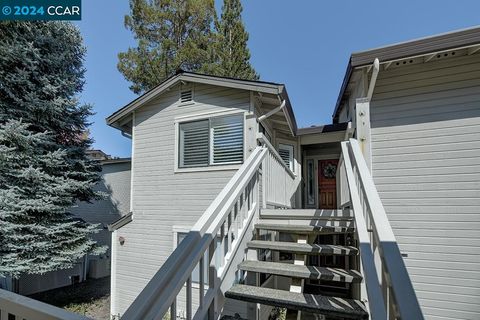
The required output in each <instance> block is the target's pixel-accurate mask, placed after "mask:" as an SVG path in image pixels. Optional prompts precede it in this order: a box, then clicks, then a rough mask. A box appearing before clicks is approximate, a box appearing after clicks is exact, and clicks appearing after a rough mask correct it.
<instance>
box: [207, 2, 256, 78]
mask: <svg viewBox="0 0 480 320" xmlns="http://www.w3.org/2000/svg"><path fill="white" fill-rule="evenodd" d="M242 10H243V9H242V4H241V3H240V0H224V2H223V7H222V16H221V20H220V21H217V22H216V23H215V29H216V32H217V34H216V39H215V55H216V59H214V61H213V65H212V64H211V65H207V66H206V67H205V71H206V72H207V73H211V74H215V75H219V76H225V77H232V78H240V79H247V80H258V78H259V75H258V74H257V73H256V72H255V69H254V68H253V67H252V65H251V64H250V50H249V49H248V46H247V42H248V32H247V31H246V30H245V26H244V25H243V21H242Z"/></svg>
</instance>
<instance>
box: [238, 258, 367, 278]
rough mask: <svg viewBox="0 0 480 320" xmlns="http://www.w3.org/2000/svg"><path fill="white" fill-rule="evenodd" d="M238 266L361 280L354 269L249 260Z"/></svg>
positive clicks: (295, 275) (294, 275)
mask: <svg viewBox="0 0 480 320" xmlns="http://www.w3.org/2000/svg"><path fill="white" fill-rule="evenodd" d="M238 268H239V269H240V270H244V271H250V272H259V273H268V274H274V275H277V276H284V277H292V278H301V279H312V280H327V281H338V282H347V283H359V282H362V275H361V274H360V272H358V271H355V270H350V271H347V270H343V269H337V268H324V267H315V266H304V265H296V264H290V263H280V262H269V261H249V260H247V261H243V262H242V263H240V264H239V265H238Z"/></svg>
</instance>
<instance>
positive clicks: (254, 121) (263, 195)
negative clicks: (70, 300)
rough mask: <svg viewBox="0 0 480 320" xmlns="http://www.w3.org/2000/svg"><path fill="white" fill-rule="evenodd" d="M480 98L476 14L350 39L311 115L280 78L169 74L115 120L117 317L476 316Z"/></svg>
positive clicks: (114, 310) (114, 311) (114, 271)
mask: <svg viewBox="0 0 480 320" xmlns="http://www.w3.org/2000/svg"><path fill="white" fill-rule="evenodd" d="M479 103H480V27H475V28H470V29H465V30H460V31H454V32H450V33H446V34H441V35H436V36H432V37H428V38H423V39H418V40H412V41H408V42H404V43H400V44H394V45H389V46H386V47H382V48H376V49H372V50H367V51H363V52H358V53H353V54H352V55H351V57H350V60H349V62H348V67H347V71H346V74H345V77H344V81H343V83H342V84H341V89H340V94H339V98H338V101H337V104H336V106H335V109H334V113H333V121H332V123H331V124H326V125H319V126H314V127H310V128H298V127H297V124H296V121H295V115H294V112H293V107H292V104H291V101H290V99H289V97H288V94H287V90H286V87H285V85H283V84H278V83H271V82H263V81H246V80H238V79H230V78H223V77H214V76H209V75H202V74H195V73H189V72H179V73H178V74H176V75H174V76H172V77H170V78H169V79H167V80H166V81H164V82H163V83H161V84H160V85H159V86H157V87H156V88H154V89H152V90H151V91H149V92H147V93H145V94H144V95H143V96H141V97H139V98H138V99H136V100H134V101H132V102H131V103H129V104H128V105H126V106H125V107H123V108H121V109H120V110H118V111H117V112H115V113H114V114H112V115H111V116H110V117H108V118H107V123H108V124H109V125H111V126H113V127H115V128H117V129H119V130H120V131H121V132H122V133H123V134H125V135H129V136H131V138H132V162H131V198H130V199H131V202H130V211H131V212H132V214H131V215H129V216H128V217H125V218H123V219H121V220H119V221H117V223H115V224H113V225H112V230H113V233H112V290H111V293H112V295H111V313H112V315H113V316H121V317H122V319H129V320H130V319H154V318H155V319H161V318H163V317H164V316H166V317H168V316H170V319H189V320H190V319H204V318H208V319H218V318H223V319H232V318H239V317H240V318H242V319H268V318H269V317H270V316H275V315H278V314H279V313H284V314H285V315H286V318H287V319H294V318H295V319H310V318H311V319H319V318H320V319H332V318H333V319H368V318H371V319H409V320H410V319H432V320H439V319H477V318H478V314H480V304H479V303H478V301H479V299H480V271H479V270H478V268H477V266H478V264H479V263H480V249H479V244H480V243H479V240H480V238H479V233H478V229H479V228H480V212H479V209H478V208H479V207H480V152H479V150H480V144H479V143H480V105H479ZM313 112H315V110H314V109H312V113H313ZM0 303H1V299H0ZM0 309H1V304H0ZM319 315H320V316H319Z"/></svg>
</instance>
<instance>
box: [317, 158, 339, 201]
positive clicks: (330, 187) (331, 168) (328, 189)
mask: <svg viewBox="0 0 480 320" xmlns="http://www.w3.org/2000/svg"><path fill="white" fill-rule="evenodd" d="M337 165H338V160H336V159H333V160H319V161H318V193H319V194H318V206H319V208H320V209H336V208H337V179H336V174H337Z"/></svg>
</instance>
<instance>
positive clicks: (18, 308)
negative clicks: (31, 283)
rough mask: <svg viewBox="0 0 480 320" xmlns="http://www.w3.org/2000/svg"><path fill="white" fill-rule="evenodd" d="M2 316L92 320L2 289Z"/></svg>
mask: <svg viewBox="0 0 480 320" xmlns="http://www.w3.org/2000/svg"><path fill="white" fill-rule="evenodd" d="M0 318H1V319H2V320H3V319H11V318H13V319H24V320H55V319H57V320H59V319H69V320H92V318H89V317H86V316H82V315H80V314H77V313H73V312H70V311H67V310H65V309H61V308H58V307H55V306H52V305H50V304H47V303H44V302H41V301H38V300H34V299H31V298H29V297H25V296H22V295H19V294H16V293H13V292H10V291H7V290H3V289H0Z"/></svg>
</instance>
